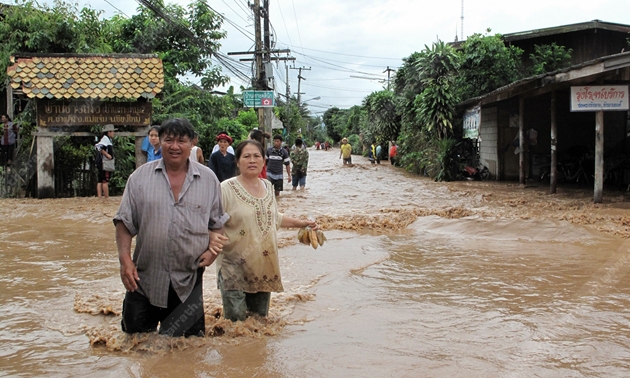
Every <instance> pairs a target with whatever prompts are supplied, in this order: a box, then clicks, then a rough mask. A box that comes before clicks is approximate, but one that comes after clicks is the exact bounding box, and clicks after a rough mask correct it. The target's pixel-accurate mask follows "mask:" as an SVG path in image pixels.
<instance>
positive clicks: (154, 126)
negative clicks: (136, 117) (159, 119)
mask: <svg viewBox="0 0 630 378" xmlns="http://www.w3.org/2000/svg"><path fill="white" fill-rule="evenodd" d="M151 130H155V131H157V132H158V135H160V125H153V126H151V128H150V129H149V131H147V135H149V134H151Z"/></svg>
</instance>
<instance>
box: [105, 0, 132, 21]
mask: <svg viewBox="0 0 630 378" xmlns="http://www.w3.org/2000/svg"><path fill="white" fill-rule="evenodd" d="M105 2H106V3H107V4H109V5H111V6H112V8H114V9H116V10H117V11H119V12H120V13H122V14H124V15H125V17H127V18H131V17H129V15H128V14H127V13H125V12H123V11H122V10H120V8H118V7H117V6H115V5H114V4H112V3H110V2H109V0H105Z"/></svg>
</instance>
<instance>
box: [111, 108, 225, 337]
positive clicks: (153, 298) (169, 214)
mask: <svg viewBox="0 0 630 378" xmlns="http://www.w3.org/2000/svg"><path fill="white" fill-rule="evenodd" d="M194 133H195V132H194V130H193V128H192V125H191V124H190V122H189V121H187V120H185V119H181V118H175V119H170V120H166V121H165V122H164V123H163V124H162V126H161V127H160V133H159V136H160V141H161V145H162V159H159V160H155V161H152V162H150V163H146V164H143V165H142V166H140V167H138V169H136V170H135V171H134V172H133V173H132V174H131V175H130V176H129V179H128V180H127V185H126V187H125V191H124V193H123V197H122V200H121V202H120V207H119V208H118V212H117V213H116V215H115V216H114V219H113V221H114V225H115V227H116V246H117V248H118V260H119V261H120V278H121V280H122V283H123V285H124V286H125V289H126V290H127V292H126V294H125V299H124V301H123V306H122V322H121V326H122V330H123V331H124V332H126V333H138V332H154V331H156V329H157V326H158V324H159V325H160V328H159V333H160V334H164V335H168V336H204V335H205V320H204V307H203V295H202V293H203V288H202V284H203V272H204V270H205V267H207V266H209V265H210V264H212V263H213V262H214V260H215V259H216V258H217V255H219V254H220V253H221V251H222V248H223V242H224V241H225V237H224V236H223V235H222V233H223V225H224V224H225V222H226V221H227V220H228V219H229V215H228V214H227V213H225V212H224V211H223V206H222V204H221V188H220V186H219V185H220V184H219V181H218V180H217V178H216V176H215V175H214V174H213V173H212V171H210V169H209V168H208V167H206V166H204V165H201V164H197V163H194V162H191V161H190V158H189V157H190V150H191V149H192V139H193V138H194ZM134 236H135V237H136V243H135V250H134V252H133V257H132V255H131V245H132V242H131V241H132V238H133V237H134Z"/></svg>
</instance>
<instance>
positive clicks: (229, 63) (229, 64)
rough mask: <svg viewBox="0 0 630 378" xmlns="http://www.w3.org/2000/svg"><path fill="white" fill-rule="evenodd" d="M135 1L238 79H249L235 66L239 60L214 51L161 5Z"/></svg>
mask: <svg viewBox="0 0 630 378" xmlns="http://www.w3.org/2000/svg"><path fill="white" fill-rule="evenodd" d="M136 1H137V2H138V3H140V5H143V6H145V7H146V8H148V9H150V10H151V11H152V12H153V13H155V14H156V15H157V16H158V17H160V18H161V19H163V20H164V21H166V22H167V23H168V24H170V25H171V26H173V27H175V28H177V29H179V30H180V31H181V32H182V33H184V34H185V35H186V36H187V37H188V38H190V39H191V41H193V43H195V44H196V45H197V46H198V47H200V48H201V49H202V50H204V51H205V52H206V53H207V54H208V55H212V56H214V57H215V58H216V59H217V60H218V61H219V62H220V63H221V65H222V66H223V67H225V68H227V69H228V71H230V72H231V73H232V74H233V75H235V76H237V77H239V78H240V79H242V80H245V81H249V80H250V78H249V75H246V74H245V73H243V72H241V71H240V70H239V69H238V68H237V67H236V65H235V64H237V63H238V64H240V62H236V61H234V60H233V59H231V58H229V57H227V56H226V55H225V54H222V53H220V52H218V51H214V50H213V49H212V48H210V47H209V46H206V44H205V42H204V41H202V40H200V39H199V38H198V37H197V36H196V35H195V34H194V33H192V32H191V31H190V29H188V27H186V26H185V25H183V24H182V23H181V22H176V21H175V20H173V19H172V18H171V17H170V16H169V15H168V14H167V13H166V11H165V10H164V9H163V8H161V6H159V5H155V4H153V3H152V2H151V1H150V0H136ZM211 9H212V8H211ZM213 11H214V9H213ZM214 12H215V13H217V14H218V12H216V11H214Z"/></svg>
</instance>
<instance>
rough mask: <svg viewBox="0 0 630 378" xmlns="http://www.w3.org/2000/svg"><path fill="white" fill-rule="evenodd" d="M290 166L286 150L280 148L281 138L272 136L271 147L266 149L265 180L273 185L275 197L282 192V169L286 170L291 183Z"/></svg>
mask: <svg viewBox="0 0 630 378" xmlns="http://www.w3.org/2000/svg"><path fill="white" fill-rule="evenodd" d="M290 164H291V159H290V158H289V154H288V153H287V150H285V149H284V148H282V136H281V135H276V136H274V137H273V147H269V148H268V149H267V179H268V180H269V181H271V183H272V184H273V187H274V190H275V193H276V197H277V196H279V195H280V192H281V191H283V190H284V173H283V172H282V171H283V168H286V171H287V176H288V179H289V182H290V181H291V167H290ZM283 166H284V167H283Z"/></svg>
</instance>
